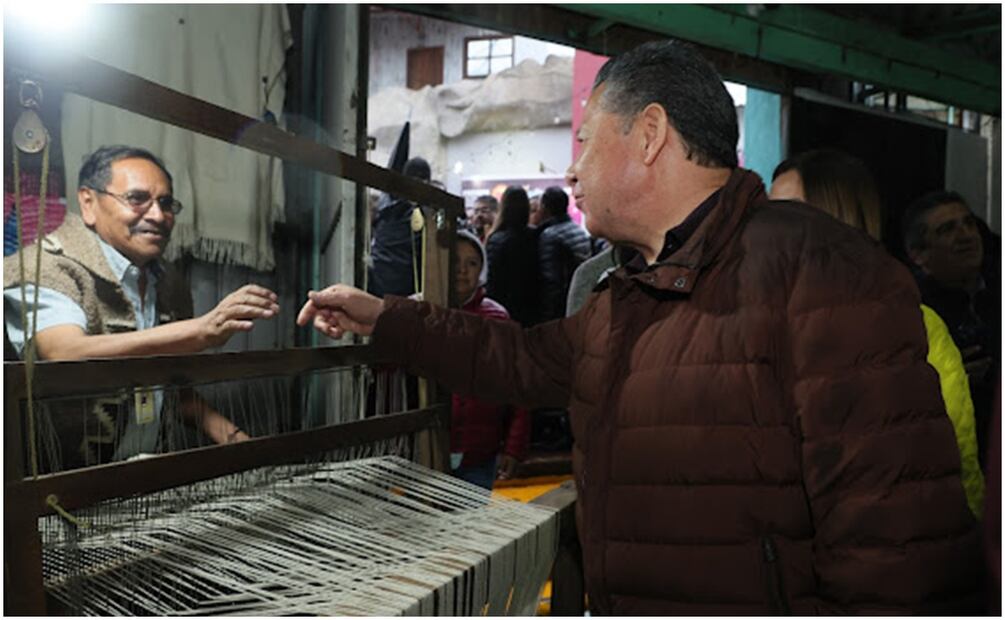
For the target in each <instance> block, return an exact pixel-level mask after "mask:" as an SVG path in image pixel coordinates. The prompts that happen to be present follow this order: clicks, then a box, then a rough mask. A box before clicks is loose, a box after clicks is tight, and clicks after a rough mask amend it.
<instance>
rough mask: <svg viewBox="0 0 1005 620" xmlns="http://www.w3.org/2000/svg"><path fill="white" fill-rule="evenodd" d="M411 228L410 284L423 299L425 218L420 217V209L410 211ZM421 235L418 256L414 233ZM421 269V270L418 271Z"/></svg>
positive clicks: (424, 280) (424, 281)
mask: <svg viewBox="0 0 1005 620" xmlns="http://www.w3.org/2000/svg"><path fill="white" fill-rule="evenodd" d="M410 225H411V228H412V235H411V239H412V283H413V284H414V286H415V289H414V290H415V292H416V293H418V294H419V295H420V296H422V298H423V299H425V295H423V293H425V283H426V235H425V229H426V218H425V217H424V216H423V215H422V209H421V208H419V207H415V208H414V209H413V210H412V218H411V221H410ZM419 232H421V233H423V235H422V254H421V255H420V254H418V253H416V251H415V233H419ZM420 267H421V270H420Z"/></svg>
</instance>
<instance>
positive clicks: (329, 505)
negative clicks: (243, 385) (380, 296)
mask: <svg viewBox="0 0 1005 620" xmlns="http://www.w3.org/2000/svg"><path fill="white" fill-rule="evenodd" d="M367 354H368V347H366V346H357V347H339V348H328V349H315V350H303V349H297V350H289V351H276V352H252V353H236V354H235V353H231V354H213V355H196V356H167V357H162V358H142V359H141V358H136V359H131V360H123V359H118V360H101V361H90V362H70V363H56V364H40V365H39V367H38V373H39V374H38V379H39V380H40V381H39V385H46V386H53V387H52V388H51V389H46V388H44V387H43V388H40V391H42V392H49V391H51V392H53V393H54V396H55V397H56V398H58V399H59V400H61V401H64V400H66V399H67V397H68V394H69V389H68V388H60V387H58V386H60V385H63V383H62V381H61V379H64V378H65V377H67V376H75V375H77V376H79V375H80V374H82V373H83V374H85V375H88V376H94V377H96V378H98V379H96V384H93V385H91V386H90V387H89V389H88V390H87V391H86V392H85V393H90V394H99V393H105V392H107V391H108V389H109V388H110V387H112V386H124V385H130V384H131V385H132V386H134V387H135V386H136V385H137V384H136V382H135V377H136V376H149V377H156V376H163V375H172V376H173V381H175V382H177V383H179V384H180V385H187V386H190V385H193V383H192V381H191V376H198V375H201V374H207V373H208V374H210V375H212V376H211V377H210V379H212V380H214V381H215V380H219V379H227V378H230V377H232V376H235V375H246V374H247V373H248V368H250V367H255V368H258V369H259V370H258V371H257V372H254V373H253V374H258V375H261V376H259V377H256V378H255V381H253V382H252V383H257V384H261V383H262V382H263V381H264V377H266V376H269V374H268V373H274V372H276V369H277V368H283V369H284V370H283V371H282V372H284V373H286V374H288V375H291V376H292V375H293V374H301V373H303V372H304V371H310V370H314V369H316V368H329V367H331V366H333V365H334V366H338V365H339V364H344V363H347V362H352V361H362V360H365V357H366V355H367ZM85 364H86V365H87V367H86V370H85V366H84V365H85ZM127 368H128V370H126V369H127ZM179 368H183V369H191V370H178V369H179ZM210 368H215V370H212V371H209V370H207V369H210ZM204 371H205V372H204ZM19 373H23V367H22V366H21V365H20V364H6V365H5V375H6V377H5V378H6V380H7V383H8V402H11V400H10V397H11V395H12V393H13V394H15V395H16V394H18V391H19ZM120 373H121V374H124V375H125V376H124V377H120V376H119V375H120ZM99 377H100V378H99ZM111 377H116V378H115V379H112V378H111ZM204 380H205V379H204ZM11 384H13V390H11ZM156 384H157V385H160V386H165V385H170V382H168V381H157V382H156ZM254 389H256V390H259V391H260V390H261V387H256V388H254ZM44 401H45V399H41V400H40V402H43V403H44ZM42 409H43V410H44V407H43V408H42ZM447 414H448V410H447V409H446V408H445V407H443V406H442V405H434V406H432V407H427V408H425V409H421V410H417V411H410V412H402V413H390V414H387V415H383V416H377V417H371V418H367V419H362V420H358V421H356V422H349V423H343V424H334V425H327V426H324V427H321V428H316V429H310V430H301V431H296V432H289V433H282V434H278V435H274V436H269V437H264V438H260V439H253V440H251V441H247V442H243V443H238V444H231V445H225V446H208V447H201V448H192V449H189V450H184V451H181V452H175V453H170V454H164V455H157V456H151V457H149V458H144V459H139V460H135V461H127V462H119V463H112V464H107V465H99V466H95V467H89V468H85V469H80V470H70V471H65V472H57V473H53V474H47V475H41V476H38V477H35V478H29V479H26V480H24V481H21V482H19V483H17V484H8V485H7V489H6V500H7V504H6V509H5V510H6V517H7V528H8V529H7V536H8V538H7V540H8V547H7V558H6V560H7V567H8V578H15V579H14V581H21V580H24V581H21V584H22V585H21V587H26V586H25V585H24V583H25V581H27V580H28V579H30V575H26V574H24V573H22V572H21V571H22V570H24V568H25V567H24V566H23V564H22V563H23V561H24V560H23V558H24V557H25V555H24V554H26V553H27V554H30V550H26V549H25V545H26V542H27V541H26V540H23V539H21V538H16V539H13V540H12V538H13V537H12V536H11V534H12V532H11V529H10V528H11V525H12V522H20V523H21V524H22V527H24V528H29V527H31V526H32V524H34V527H35V528H36V529H35V532H34V539H35V540H36V541H38V543H39V547H38V551H39V554H38V555H39V558H38V560H40V561H39V565H38V569H39V571H40V573H41V575H40V576H41V579H40V582H41V583H40V584H34V585H35V587H36V588H37V587H38V586H41V587H42V588H44V592H45V596H46V597H47V598H48V599H49V608H50V610H51V609H60V610H63V611H69V612H71V613H74V614H86V615H108V614H115V615H127V614H128V615H132V614H138V615H151V614H152V615H207V614H239V615H279V614H284V615H285V614H290V613H292V614H310V615H395V614H406V615H426V614H434V615H465V614H493V615H502V614H518V615H529V614H532V613H533V611H534V609H535V608H536V604H537V599H538V593H539V592H540V589H541V586H542V585H543V583H544V581H545V580H546V579H547V578H548V575H549V573H550V571H551V567H552V564H553V562H554V559H555V555H556V552H557V550H558V533H559V532H558V526H559V512H558V511H557V510H555V509H553V508H546V507H542V506H536V505H528V504H521V503H519V502H514V501H511V500H506V499H499V498H494V497H492V496H491V494H490V493H489V492H488V491H485V490H483V489H480V488H478V487H475V486H472V485H470V484H468V483H465V482H463V481H460V480H457V479H455V478H453V477H451V476H449V475H446V474H444V473H440V472H438V471H435V470H433V469H430V468H428V467H424V466H422V465H418V464H416V463H414V462H411V461H410V460H408V458H406V457H416V458H423V457H422V454H423V452H424V450H423V448H422V447H421V443H422V441H423V440H422V438H421V437H422V435H423V433H425V434H427V435H429V434H430V433H431V434H432V435H433V438H432V443H434V444H435V441H436V440H435V435H436V434H437V433H438V432H439V431H441V430H442V429H443V428H444V427H445V426H446V423H447V421H448V420H449V417H448V415H447ZM12 419H14V420H16V419H18V416H8V432H7V433H6V434H5V437H6V438H7V448H8V465H11V458H12V457H11V453H12V452H13V453H15V454H18V455H23V451H22V450H19V449H17V446H14V445H12V442H11V441H10V440H11V438H12V437H19V436H20V434H18V433H16V430H17V429H12V428H10V426H11V420H12ZM12 432H14V433H15V434H12ZM427 439H429V438H428V437H427ZM436 450H437V448H433V449H432V450H429V449H427V450H425V452H426V453H427V454H435V452H436ZM360 457H364V458H360ZM427 458H428V457H427ZM433 460H435V459H433ZM32 507H35V508H36V509H37V508H39V507H44V508H45V509H44V510H38V511H37V512H35V514H36V515H39V514H43V513H48V514H44V516H41V518H37V517H36V518H35V519H34V520H32V519H31V516H32V514H33V511H32V510H31V508H32ZM25 517H27V519H25ZM22 532H23V534H22V535H27V532H24V530H22ZM11 547H13V550H12V549H11ZM18 557H20V558H22V559H21V560H20V561H19V560H18ZM15 567H17V568H18V570H17V572H16V574H15ZM7 585H8V595H10V594H12V593H14V592H15V588H17V587H18V585H17V584H16V583H11V580H10V579H9V580H8V584H7ZM12 611H15V612H17V611H18V610H17V609H14V610H12Z"/></svg>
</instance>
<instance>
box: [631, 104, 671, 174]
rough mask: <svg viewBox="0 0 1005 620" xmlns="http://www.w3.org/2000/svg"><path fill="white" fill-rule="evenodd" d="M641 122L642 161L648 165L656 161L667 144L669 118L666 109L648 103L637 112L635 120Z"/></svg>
mask: <svg viewBox="0 0 1005 620" xmlns="http://www.w3.org/2000/svg"><path fill="white" fill-rule="evenodd" d="M636 122H638V123H641V124H642V140H643V162H644V163H645V165H647V166H650V165H652V163H653V162H655V161H656V158H657V157H659V155H660V153H661V152H662V151H663V148H664V147H665V146H666V144H667V137H668V134H669V133H670V119H669V118H667V113H666V110H664V109H663V106H661V105H659V104H657V103H650V104H649V105H647V106H646V107H645V109H644V110H642V112H640V113H639V118H638V120H637V121H636Z"/></svg>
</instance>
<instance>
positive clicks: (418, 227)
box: [410, 207, 429, 408]
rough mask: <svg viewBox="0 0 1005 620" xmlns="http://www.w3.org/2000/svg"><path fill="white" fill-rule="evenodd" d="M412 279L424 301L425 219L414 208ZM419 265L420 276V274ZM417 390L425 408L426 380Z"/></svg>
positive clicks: (420, 383) (427, 389) (426, 398)
mask: <svg viewBox="0 0 1005 620" xmlns="http://www.w3.org/2000/svg"><path fill="white" fill-rule="evenodd" d="M411 226H412V234H411V235H410V236H411V238H412V279H413V283H414V284H415V292H416V293H418V294H419V295H420V297H421V299H423V300H424V301H425V298H426V296H425V292H426V291H425V283H426V236H427V235H426V218H425V217H423V215H422V209H421V208H419V207H415V209H414V210H413V211H412V220H411ZM418 232H421V233H422V253H421V255H416V252H415V233H418ZM420 265H421V274H420ZM418 389H419V407H421V408H425V407H426V405H427V404H428V403H429V388H428V385H427V383H426V380H425V379H423V378H421V377H420V378H419V383H418Z"/></svg>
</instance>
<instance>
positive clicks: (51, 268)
mask: <svg viewBox="0 0 1005 620" xmlns="http://www.w3.org/2000/svg"><path fill="white" fill-rule="evenodd" d="M35 251H36V244H34V243H33V244H31V245H29V246H27V247H26V248H25V249H24V261H25V277H26V279H27V281H28V282H29V283H32V284H34V283H36V278H35V277H34V275H35V273H34V272H35ZM162 266H164V269H163V273H162V274H161V276H160V277H159V278H158V279H157V316H158V320H159V322H160V323H167V322H170V321H177V320H180V319H187V318H191V316H192V295H191V292H190V291H189V288H188V286H187V284H186V283H185V281H184V280H183V279H182V278H181V277H180V276H179V274H178V273H177V272H176V271H175V270H174V269H171V268H170V267H168V266H165V265H162ZM3 273H4V275H3V279H4V282H3V285H4V287H5V288H8V287H11V286H18V285H20V283H21V277H20V273H19V267H18V257H17V254H13V255H11V256H8V257H6V258H4V261H3ZM37 283H38V284H40V285H41V286H44V287H47V288H51V289H53V290H55V291H58V292H60V293H62V294H63V295H66V296H67V297H69V298H70V299H72V300H73V301H75V302H76V303H77V305H79V306H80V308H81V309H82V310H83V311H84V315H85V316H86V317H87V333H88V334H115V333H121V332H127V331H135V330H136V316H135V314H134V313H133V307H132V304H130V303H129V299H127V298H126V295H125V293H124V292H123V291H122V285H121V284H120V283H119V281H118V278H116V277H115V274H113V273H112V270H111V268H110V267H109V266H108V261H107V259H106V258H105V254H104V252H102V251H101V246H100V245H99V244H98V237H97V235H96V234H95V233H94V232H92V231H91V230H90V229H88V228H87V226H86V225H85V224H84V221H83V220H82V219H80V216H78V215H75V214H72V213H67V214H66V220H65V221H64V222H63V223H62V224H61V225H60V226H59V228H57V229H56V230H54V231H53V232H51V233H49V234H48V235H46V236H45V237H43V239H42V268H41V271H40V273H39V277H38V278H37Z"/></svg>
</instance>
